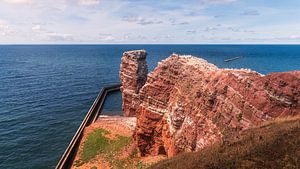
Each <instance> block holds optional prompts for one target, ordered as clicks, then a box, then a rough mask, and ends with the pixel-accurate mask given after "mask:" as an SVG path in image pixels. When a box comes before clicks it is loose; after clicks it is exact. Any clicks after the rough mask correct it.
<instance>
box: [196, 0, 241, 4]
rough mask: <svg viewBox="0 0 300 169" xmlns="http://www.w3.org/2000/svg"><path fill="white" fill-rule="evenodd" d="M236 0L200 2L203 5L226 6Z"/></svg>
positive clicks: (206, 0) (201, 0)
mask: <svg viewBox="0 0 300 169" xmlns="http://www.w3.org/2000/svg"><path fill="white" fill-rule="evenodd" d="M235 1H237V0H200V2H202V3H203V4H228V3H232V2H235Z"/></svg>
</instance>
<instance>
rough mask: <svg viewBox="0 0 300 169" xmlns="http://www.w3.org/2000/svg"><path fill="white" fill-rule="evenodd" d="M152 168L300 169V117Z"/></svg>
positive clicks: (262, 127) (282, 120)
mask: <svg viewBox="0 0 300 169" xmlns="http://www.w3.org/2000/svg"><path fill="white" fill-rule="evenodd" d="M151 168H155V169H160V168H161V169H168V168H170V169H171V168H172V169H176V168H178V169H183V168H185V169H189V168H211V169H212V168H300V118H299V117H298V118H290V119H278V120H275V121H273V122H268V123H265V124H263V125H261V126H259V127H256V128H253V129H250V130H248V131H246V132H245V133H244V134H243V135H242V136H241V138H240V139H238V140H237V141H231V142H227V143H220V144H216V145H213V146H211V147H208V148H206V149H204V150H202V151H200V152H194V153H184V154H181V155H178V156H176V157H174V158H171V159H168V160H164V161H162V162H159V163H157V164H155V165H153V166H152V167H151Z"/></svg>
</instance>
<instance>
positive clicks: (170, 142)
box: [122, 55, 300, 156]
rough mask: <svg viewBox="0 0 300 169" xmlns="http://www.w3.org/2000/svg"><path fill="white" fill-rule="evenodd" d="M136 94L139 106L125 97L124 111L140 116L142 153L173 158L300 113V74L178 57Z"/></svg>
mask: <svg viewBox="0 0 300 169" xmlns="http://www.w3.org/2000/svg"><path fill="white" fill-rule="evenodd" d="M122 62H123V61H122ZM124 84H125V83H124V82H123V85H124ZM124 89H126V86H123V91H124ZM136 93H137V95H135V96H136V97H135V99H136V100H138V101H135V103H139V105H138V106H137V105H135V104H133V105H130V104H129V102H127V100H128V99H127V98H126V95H124V92H123V99H124V102H127V105H126V106H127V107H123V108H124V109H125V111H128V110H127V109H130V108H132V111H135V112H136V115H137V126H136V131H135V140H136V143H137V146H138V147H139V150H140V152H141V154H142V155H148V154H150V155H157V154H167V155H168V156H173V155H176V154H178V153H180V152H189V151H197V150H200V149H202V148H203V147H205V146H208V145H210V144H213V143H215V142H218V141H220V140H226V139H229V138H230V139H234V138H235V137H238V135H239V132H240V131H243V130H245V129H247V128H249V127H252V126H253V125H257V124H258V123H260V122H262V121H265V120H268V119H272V118H276V117H281V116H287V115H296V114H300V71H294V72H284V73H272V74H269V75H266V76H263V75H261V74H259V73H257V72H254V71H250V70H245V69H219V68H217V67H216V66H215V65H213V64H210V63H208V62H207V61H205V60H203V59H200V58H195V57H191V56H178V55H172V56H170V57H169V58H167V59H165V60H163V61H162V62H160V63H159V64H158V66H157V67H156V68H155V70H154V71H153V72H152V73H150V74H149V75H148V77H147V81H146V83H145V85H144V86H143V87H142V88H141V89H140V90H139V91H138V92H136ZM124 96H125V97H124ZM130 99H131V98H130ZM130 106H131V107H130ZM133 114H134V113H133Z"/></svg>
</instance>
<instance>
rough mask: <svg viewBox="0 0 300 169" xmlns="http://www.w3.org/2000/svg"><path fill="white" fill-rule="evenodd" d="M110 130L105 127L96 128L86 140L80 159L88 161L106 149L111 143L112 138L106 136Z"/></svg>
mask: <svg viewBox="0 0 300 169" xmlns="http://www.w3.org/2000/svg"><path fill="white" fill-rule="evenodd" d="M108 133H109V132H108V131H106V130H103V129H96V130H94V131H93V132H92V133H91V134H90V135H89V136H88V137H87V139H86V140H85V142H84V144H83V151H82V153H81V155H80V159H81V160H82V161H83V162H87V161H89V160H91V159H92V158H94V157H95V156H96V155H97V154H99V153H103V152H104V151H106V150H107V149H108V147H109V145H110V140H109V139H107V138H106V137H105V134H108Z"/></svg>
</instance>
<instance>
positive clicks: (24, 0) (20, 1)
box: [0, 0, 32, 4]
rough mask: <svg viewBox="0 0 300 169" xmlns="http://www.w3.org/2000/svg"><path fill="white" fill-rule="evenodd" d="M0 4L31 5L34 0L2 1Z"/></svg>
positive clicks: (0, 0)
mask: <svg viewBox="0 0 300 169" xmlns="http://www.w3.org/2000/svg"><path fill="white" fill-rule="evenodd" d="M0 2H4V3H11V4H26V3H31V2H32V0H0Z"/></svg>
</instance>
